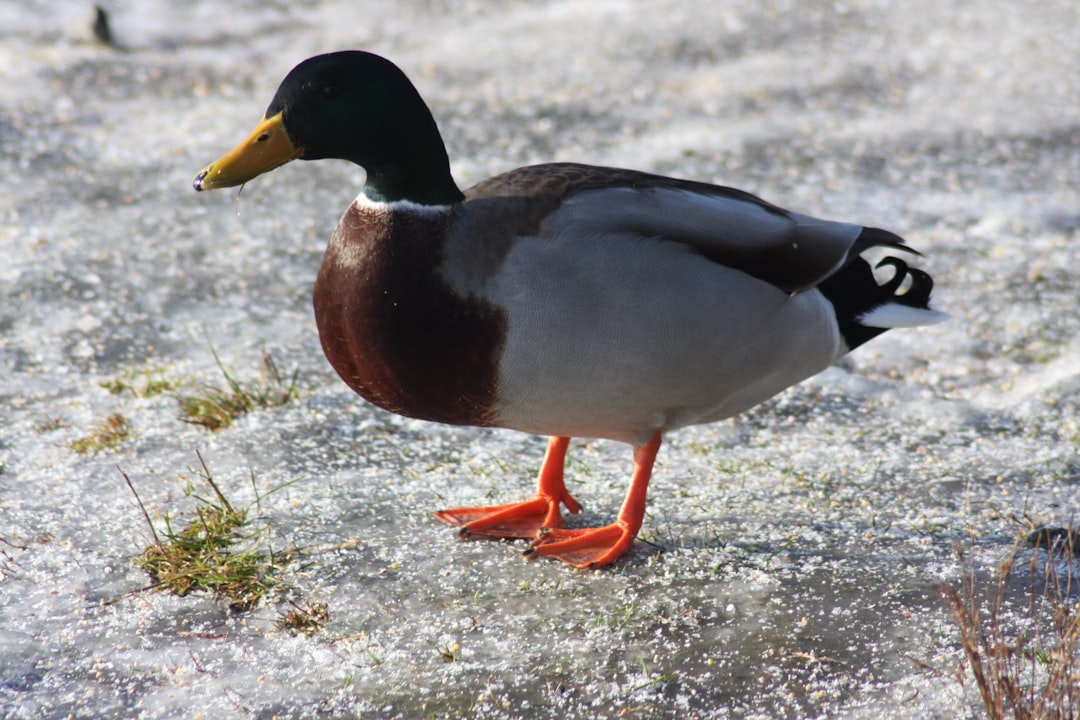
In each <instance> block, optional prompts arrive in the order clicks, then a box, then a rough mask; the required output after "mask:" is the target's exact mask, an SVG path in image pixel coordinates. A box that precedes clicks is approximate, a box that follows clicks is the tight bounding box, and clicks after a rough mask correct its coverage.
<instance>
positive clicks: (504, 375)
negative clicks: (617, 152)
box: [489, 236, 846, 444]
mask: <svg viewBox="0 0 1080 720" xmlns="http://www.w3.org/2000/svg"><path fill="white" fill-rule="evenodd" d="M586 245H587V247H586ZM499 278H500V279H499V282H498V284H497V285H496V286H495V287H493V288H490V292H491V295H490V296H489V299H490V300H492V301H494V302H495V303H496V304H498V305H500V306H501V307H503V308H505V309H506V312H507V315H508V321H509V335H508V337H507V340H506V345H505V348H504V351H503V354H502V359H501V363H500V370H499V372H500V375H499V386H498V388H499V389H498V400H497V405H496V412H497V415H498V424H499V425H501V426H504V427H508V428H513V429H517V430H522V431H525V432H531V433H537V434H544V435H569V436H574V437H602V438H609V439H613V440H621V441H625V442H631V443H635V444H640V443H643V442H645V441H646V440H648V438H649V437H650V436H651V435H652V434H653V433H654V432H655V431H657V430H662V431H666V430H672V429H675V428H678V427H683V426H686V425H692V424H696V423H707V422H713V421H716V420H721V419H723V418H727V417H731V416H732V415H735V414H737V413H739V412H742V411H743V410H746V409H748V408H750V407H753V406H754V405H756V404H758V403H760V402H762V401H763V400H766V399H768V398H769V397H772V396H773V395H775V394H776V393H778V392H780V391H781V390H783V389H785V388H787V387H789V386H791V385H793V384H795V383H797V382H799V381H800V380H803V379H805V378H807V377H810V376H811V375H814V374H816V373H818V372H820V371H821V370H823V369H824V368H826V367H828V365H829V364H830V363H832V362H833V361H834V360H835V359H836V358H838V357H840V356H841V355H842V354H843V353H844V352H846V348H845V346H844V344H843V342H842V340H841V339H840V335H839V331H838V329H837V324H836V319H835V314H834V311H833V308H832V305H831V304H830V303H829V302H828V301H827V300H826V299H825V298H824V297H823V296H822V295H821V293H819V292H818V291H816V290H810V291H807V292H803V293H799V294H797V295H794V296H789V295H787V294H785V293H784V292H782V291H780V290H778V289H777V288H775V287H774V286H772V285H769V284H768V283H765V282H763V281H760V280H757V279H755V278H753V277H751V276H749V275H746V274H744V273H742V272H739V271H735V270H731V269H729V268H725V267H723V266H721V265H718V264H716V263H714V262H711V261H709V260H706V259H705V258H703V257H701V256H699V255H697V254H695V253H693V252H691V251H689V250H688V249H687V248H686V247H685V246H683V245H680V244H678V243H672V242H660V241H653V240H635V239H628V238H627V236H610V237H608V238H599V239H592V240H589V241H582V240H577V241H573V240H565V239H562V238H559V237H556V238H545V239H542V240H522V241H519V242H518V243H517V244H516V245H515V247H514V248H513V250H512V251H511V252H510V254H509V255H508V256H507V257H506V258H505V261H504V264H503V266H502V268H501V269H500V272H499Z"/></svg>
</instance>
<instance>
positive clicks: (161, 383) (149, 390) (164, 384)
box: [99, 370, 180, 398]
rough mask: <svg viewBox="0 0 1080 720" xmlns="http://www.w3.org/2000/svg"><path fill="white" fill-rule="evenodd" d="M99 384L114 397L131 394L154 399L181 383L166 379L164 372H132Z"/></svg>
mask: <svg viewBox="0 0 1080 720" xmlns="http://www.w3.org/2000/svg"><path fill="white" fill-rule="evenodd" d="M99 384H100V385H101V387H103V388H105V389H106V390H108V391H109V392H111V393H112V394H113V395H123V394H124V393H131V394H132V396H134V397H137V398H152V397H154V396H155V395H160V394H162V393H166V392H172V391H174V390H176V389H177V388H179V387H180V383H179V381H177V380H172V379H170V378H167V377H165V371H164V370H132V371H131V372H128V373H125V374H123V375H121V376H119V377H115V378H113V379H112V380H103V381H102V382H101V383H99Z"/></svg>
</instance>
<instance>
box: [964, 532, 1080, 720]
mask: <svg viewBox="0 0 1080 720" xmlns="http://www.w3.org/2000/svg"><path fill="white" fill-rule="evenodd" d="M1076 537H1077V534H1076V533H1075V532H1074V531H1072V530H1061V531H1058V530H1045V529H1041V530H1036V531H1033V532H1031V533H1029V534H1028V536H1027V538H1026V539H1024V538H1020V539H1018V540H1017V542H1016V543H1015V544H1014V546H1013V549H1012V552H1011V553H1010V554H1009V555H1008V557H1006V558H1005V559H1004V560H1002V561H1001V562H1000V563H999V564H998V566H997V568H996V569H995V570H994V571H993V572H992V573H991V577H990V582H989V584H988V587H983V585H982V583H981V582H980V581H979V579H978V578H977V576H976V575H977V574H976V570H975V563H974V560H973V559H972V558H971V557H970V556H969V555H968V554H967V553H965V552H964V549H963V548H962V547H960V546H959V545H958V546H957V547H956V555H957V559H958V561H959V563H960V569H961V580H960V587H959V588H957V587H947V588H944V590H943V594H944V596H945V600H946V602H947V604H948V606H949V609H950V610H951V611H952V616H953V620H954V622H955V624H956V626H957V628H958V629H959V632H960V643H961V646H962V647H963V649H964V654H965V656H966V657H967V661H968V671H969V672H970V674H971V677H972V678H974V681H975V686H976V688H977V689H978V691H979V696H980V698H981V700H982V704H983V707H984V708H985V710H986V714H987V717H989V718H990V719H991V720H1004V718H1016V720H1076V719H1077V718H1080V600H1078V597H1080V576H1078V575H1077V571H1076V568H1077V563H1078V562H1080V553H1078V552H1077V551H1078V550H1080V543H1077V542H1075V539H1076ZM1025 541H1026V542H1027V544H1029V545H1032V546H1034V547H1035V548H1036V549H1035V551H1034V552H1032V553H1031V559H1030V560H1029V561H1028V563H1027V564H1028V571H1029V572H1028V575H1029V579H1027V581H1026V583H1027V587H1022V585H1023V581H1022V580H1020V579H1018V578H1017V577H1016V575H1017V573H1016V570H1017V563H1018V559H1019V554H1020V549H1021V547H1022V546H1023V544H1024V542H1025ZM1017 585H1021V587H1019V588H1018V587H1016V586H1017ZM1016 596H1019V597H1018V598H1017V597H1016ZM958 678H959V680H960V682H961V684H965V679H966V673H965V672H964V671H963V670H961V671H959V673H958Z"/></svg>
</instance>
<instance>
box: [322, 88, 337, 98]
mask: <svg viewBox="0 0 1080 720" xmlns="http://www.w3.org/2000/svg"><path fill="white" fill-rule="evenodd" d="M322 94H323V97H324V98H326V99H327V100H333V99H334V98H336V97H338V96H339V95H341V87H340V86H338V85H324V86H323V89H322Z"/></svg>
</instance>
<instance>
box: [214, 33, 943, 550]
mask: <svg viewBox="0 0 1080 720" xmlns="http://www.w3.org/2000/svg"><path fill="white" fill-rule="evenodd" d="M322 158H338V159H342V160H349V161H351V162H354V163H356V164H357V165H360V166H362V167H363V168H364V169H365V170H366V172H367V180H366V184H365V185H364V187H363V189H362V191H361V192H360V195H359V196H358V197H357V198H356V200H355V201H353V203H352V204H351V205H349V207H348V208H347V209H346V210H345V214H344V215H343V216H342V218H341V221H340V222H339V223H338V226H337V228H336V229H335V230H334V233H333V235H332V236H331V238H330V244H329V247H328V248H327V250H326V254H325V256H324V258H323V261H322V266H321V268H320V270H319V273H318V278H317V280H316V282H315V291H314V304H315V318H316V322H317V325H318V329H319V337H320V338H321V340H322V346H323V350H324V351H325V353H326V357H327V358H328V359H329V361H330V364H331V365H333V367H334V368H335V369H336V370H337V372H338V374H339V375H340V376H341V378H342V379H343V380H344V381H345V382H346V383H348V385H349V386H350V387H351V388H352V389H353V390H355V391H356V392H357V393H359V394H360V395H361V396H363V397H364V398H365V399H367V400H368V401H369V402H372V403H374V404H375V405H378V406H379V407H382V408H385V409H386V410H389V411H391V412H394V413H398V414H401V415H405V416H408V417H412V418H420V419H423V420H430V421H434V422H440V423H450V424H454V425H473V426H481V427H500V428H511V429H514V430H520V431H522V432H527V433H535V434H540V435H547V436H550V440H549V442H548V446H547V453H546V455H545V457H544V460H543V463H542V465H541V469H540V474H539V481H538V487H537V491H536V495H535V497H533V498H532V499H530V500H526V501H524V502H515V503H509V504H505V505H494V506H485V507H464V508H456V509H450V510H442V511H440V512H438V513H436V516H437V517H438V518H440V519H441V520H444V521H446V522H447V523H450V524H452V525H456V526H460V534H461V535H462V536H463V537H469V536H487V537H495V538H525V539H530V540H532V542H531V544H530V546H529V548H528V549H527V550H526V551H525V553H526V555H531V556H547V557H552V558H557V559H559V560H563V561H566V562H568V563H571V564H573V565H576V566H578V567H599V566H604V565H608V564H609V563H611V562H612V561H614V560H616V559H617V558H619V557H620V556H622V555H623V554H625V553H626V552H627V551H628V550H629V549H630V547H631V545H632V543H633V541H634V538H635V536H636V535H637V533H638V531H639V530H640V528H641V524H642V520H643V517H644V514H645V500H646V490H647V488H648V484H649V477H650V474H651V472H652V467H653V462H654V460H655V459H656V454H657V451H658V450H659V448H660V443H661V438H662V437H663V435H664V434H665V433H667V432H670V431H672V430H676V429H678V428H681V427H685V426H688V425H694V424H698V423H711V422H714V421H717V420H721V419H724V418H729V417H732V416H734V415H736V414H738V413H740V412H743V411H744V410H747V409H748V408H751V407H753V406H755V405H757V404H758V403H760V402H762V401H764V400H766V399H768V398H770V397H772V396H773V395H775V394H777V393H779V392H780V391H782V390H784V389H785V388H787V387H789V386H791V385H793V384H795V383H797V382H799V381H801V380H803V379H805V378H807V377H810V376H811V375H814V374H816V373H818V372H820V371H821V370H823V369H825V368H826V367H828V366H829V365H830V364H831V363H833V362H834V361H836V360H837V359H838V358H840V357H842V356H843V355H844V354H846V353H848V352H850V351H851V350H852V349H854V348H856V347H858V346H859V345H862V344H863V343H865V342H866V341H868V340H870V339H871V338H873V337H875V336H876V335H878V334H880V333H882V332H884V331H885V330H887V329H889V328H897V327H913V326H918V325H926V324H930V323H935V322H938V321H940V320H942V319H943V318H944V317H945V316H944V315H943V314H942V313H940V312H938V311H935V310H932V309H930V308H929V305H928V302H929V299H930V292H931V289H932V286H933V282H932V280H931V279H930V277H929V276H928V275H927V274H926V273H924V272H923V271H921V270H918V269H915V268H912V267H909V266H908V264H907V262H906V261H905V260H904V259H902V258H901V257H900V256H899V253H909V254H916V255H917V254H918V253H916V252H915V251H914V250H912V249H910V248H909V247H908V246H907V245H905V243H904V241H903V239H901V238H900V237H898V236H896V235H894V234H892V233H890V232H887V231H885V230H879V229H876V228H869V227H862V226H859V225H854V224H850V223H842V222H832V221H827V220H818V219H815V218H812V217H809V216H807V215H802V214H799V213H795V212H789V211H787V210H783V209H781V208H779V207H777V206H776V205H772V204H771V203H768V202H766V201H764V200H761V199H760V198H757V197H755V196H754V195H751V194H749V193H746V192H742V191H740V190H734V189H731V188H727V187H719V186H714V185H709V184H705V183H701V182H693V181H690V180H679V179H675V178H670V177H662V176H659V175H652V174H648V173H644V172H636V171H633V170H619V169H613V168H607V167H593V166H589V165H579V164H571V163H556V164H547V165H536V166H530V167H523V168H519V169H516V170H511V171H509V172H506V173H503V174H501V175H497V176H495V177H493V178H490V179H488V180H484V181H483V182H481V183H479V184H478V185H476V186H474V187H472V188H470V189H468V190H466V191H464V192H462V191H461V190H460V189H458V186H457V185H456V184H455V182H454V179H453V178H452V177H451V174H450V163H449V159H448V157H447V153H446V147H445V145H444V143H443V140H442V137H441V135H440V133H439V130H438V127H437V126H436V123H435V120H434V118H433V117H432V114H431V111H430V110H429V109H428V107H427V105H426V104H425V103H424V101H423V100H422V99H421V97H420V95H419V93H418V92H417V90H416V88H415V87H414V86H413V84H412V83H411V82H410V81H409V79H408V78H407V77H406V76H405V74H404V73H403V72H402V71H401V70H400V69H399V68H398V67H397V66H396V65H394V64H393V63H391V62H390V61H389V60H386V59H384V58H382V57H379V56H378V55H374V54H371V53H368V52H361V51H349V52H336V53H331V54H327V55H320V56H317V57H313V58H310V59H308V60H305V61H304V62H302V63H300V64H299V65H297V66H296V67H295V68H294V69H293V70H292V71H291V72H290V73H289V74H288V75H287V76H286V78H285V79H284V81H282V83H281V86H280V87H279V88H278V90H277V93H276V94H275V95H274V99H273V100H272V101H271V103H270V106H269V107H268V108H267V110H266V114H265V116H264V118H263V120H262V121H261V122H260V123H259V124H258V126H257V127H256V128H255V130H254V132H252V133H251V135H250V137H248V138H247V139H246V140H245V141H244V142H242V143H241V144H240V145H239V146H237V147H236V149H234V150H232V151H231V152H229V153H228V154H226V155H225V156H223V157H222V158H221V159H220V160H218V161H216V162H214V163H213V164H211V165H209V166H207V167H206V168H205V169H204V170H203V171H202V172H200V173H199V174H198V176H197V177H196V178H195V180H194V186H195V189H196V190H210V189H214V188H224V187H231V186H236V185H240V184H242V183H245V182H247V181H249V180H251V179H252V178H254V177H256V176H257V175H260V174H261V173H265V172H268V171H270V170H273V169H274V168H277V167H278V166H280V165H283V164H285V163H287V162H289V161H291V160H296V159H301V160H318V159H322ZM873 247H879V248H884V251H885V255H886V256H885V258H884V260H882V261H881V263H880V264H883V265H886V266H891V271H885V275H887V276H888V279H885V280H883V281H882V282H880V283H879V282H878V281H877V280H876V279H875V275H874V272H873V269H872V268H871V266H870V264H869V262H868V261H867V260H866V259H864V258H863V257H862V255H863V253H864V252H865V251H867V250H869V249H870V248H873ZM879 252H880V251H879ZM571 437H585V438H606V439H610V440H616V441H621V442H625V443H629V444H631V445H632V446H633V458H634V470H633V475H632V479H631V481H630V489H629V492H628V493H627V496H626V500H625V502H624V503H623V506H622V508H621V510H620V511H619V514H618V517H617V518H616V520H615V521H614V522H613V523H611V524H609V525H606V526H603V527H596V528H583V529H582V528H579V529H569V528H565V527H564V525H563V517H562V514H561V512H560V506H565V507H566V509H567V510H569V511H570V512H572V513H574V512H577V511H578V510H579V507H580V506H579V505H578V502H577V500H575V499H574V498H573V497H572V496H571V495H570V493H569V492H567V489H566V485H565V483H564V482H563V466H564V462H565V458H566V453H567V448H568V446H569V441H570V438H571Z"/></svg>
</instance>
